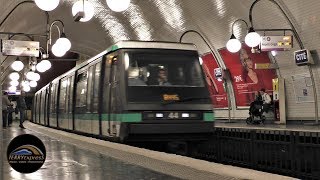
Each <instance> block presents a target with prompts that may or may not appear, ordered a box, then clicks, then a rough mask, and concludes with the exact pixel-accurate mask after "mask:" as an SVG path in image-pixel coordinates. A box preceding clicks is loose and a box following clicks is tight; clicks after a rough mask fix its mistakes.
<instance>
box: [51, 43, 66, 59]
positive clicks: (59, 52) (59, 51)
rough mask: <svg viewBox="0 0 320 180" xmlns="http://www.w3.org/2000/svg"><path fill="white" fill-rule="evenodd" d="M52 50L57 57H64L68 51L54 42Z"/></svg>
mask: <svg viewBox="0 0 320 180" xmlns="http://www.w3.org/2000/svg"><path fill="white" fill-rule="evenodd" d="M51 51H52V53H53V54H54V55H55V56H56V57H62V56H63V55H65V54H66V52H65V51H64V50H63V49H62V48H61V47H59V46H58V45H57V44H53V46H52V48H51Z"/></svg>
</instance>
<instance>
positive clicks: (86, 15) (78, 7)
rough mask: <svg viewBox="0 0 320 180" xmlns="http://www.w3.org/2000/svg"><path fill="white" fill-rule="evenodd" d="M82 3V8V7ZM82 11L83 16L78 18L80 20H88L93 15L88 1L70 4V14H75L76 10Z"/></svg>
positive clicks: (92, 9)
mask: <svg viewBox="0 0 320 180" xmlns="http://www.w3.org/2000/svg"><path fill="white" fill-rule="evenodd" d="M83 5H84V8H83ZM81 11H84V17H83V18H81V19H80V21H81V22H87V21H89V20H90V19H91V18H92V17H93V15H94V8H93V5H92V3H91V2H89V1H84V2H83V1H82V0H80V1H78V2H76V3H74V4H73V6H72V15H73V16H75V15H76V14H77V13H78V12H81Z"/></svg>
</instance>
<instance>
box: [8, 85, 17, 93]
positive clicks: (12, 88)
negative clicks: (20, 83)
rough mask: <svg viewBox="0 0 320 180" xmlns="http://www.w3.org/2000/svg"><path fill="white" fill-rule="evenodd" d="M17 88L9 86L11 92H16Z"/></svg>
mask: <svg viewBox="0 0 320 180" xmlns="http://www.w3.org/2000/svg"><path fill="white" fill-rule="evenodd" d="M16 90H17V87H15V86H10V87H9V92H16Z"/></svg>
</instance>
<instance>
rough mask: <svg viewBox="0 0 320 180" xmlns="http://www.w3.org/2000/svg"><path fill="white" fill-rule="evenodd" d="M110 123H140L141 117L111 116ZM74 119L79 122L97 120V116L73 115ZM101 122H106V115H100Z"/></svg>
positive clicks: (134, 115) (131, 115)
mask: <svg viewBox="0 0 320 180" xmlns="http://www.w3.org/2000/svg"><path fill="white" fill-rule="evenodd" d="M110 118H111V120H112V121H120V122H141V121H142V116H141V114H140V113H127V114H111V115H110ZM75 119H81V120H99V114H75ZM101 119H102V121H108V114H102V116H101Z"/></svg>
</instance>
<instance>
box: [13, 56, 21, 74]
mask: <svg viewBox="0 0 320 180" xmlns="http://www.w3.org/2000/svg"><path fill="white" fill-rule="evenodd" d="M23 67H24V64H23V62H21V61H20V60H19V58H17V60H16V61H14V62H13V63H12V64H11V68H12V69H13V70H15V71H18V72H19V71H21V70H22V69H23Z"/></svg>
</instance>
